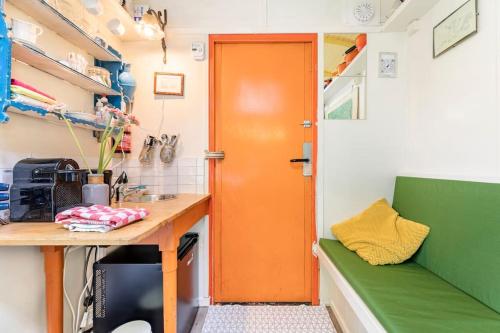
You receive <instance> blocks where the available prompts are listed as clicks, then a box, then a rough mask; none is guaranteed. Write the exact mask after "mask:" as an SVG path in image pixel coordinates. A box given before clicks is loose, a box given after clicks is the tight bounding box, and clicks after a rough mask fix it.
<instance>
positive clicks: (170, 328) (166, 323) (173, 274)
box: [159, 224, 179, 333]
mask: <svg viewBox="0 0 500 333" xmlns="http://www.w3.org/2000/svg"><path fill="white" fill-rule="evenodd" d="M159 240H160V241H159V243H160V244H159V246H160V251H161V258H162V271H163V332H164V333H176V332H177V246H178V245H179V237H178V235H176V234H175V232H174V230H173V227H172V225H171V224H169V225H167V226H166V227H164V228H163V229H162V230H160V232H159Z"/></svg>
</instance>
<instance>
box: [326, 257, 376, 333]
mask: <svg viewBox="0 0 500 333" xmlns="http://www.w3.org/2000/svg"><path fill="white" fill-rule="evenodd" d="M318 258H319V263H320V279H321V280H320V288H321V296H322V300H321V301H322V303H323V304H326V305H330V306H331V308H332V311H333V313H334V314H335V317H336V319H337V321H338V322H339V325H340V327H341V328H342V331H343V332H344V333H384V332H386V330H385V329H384V327H383V326H382V324H380V322H379V321H378V320H377V318H376V317H375V316H374V315H373V313H372V312H371V311H370V309H369V308H368V307H367V306H366V304H365V303H364V302H363V300H362V299H361V298H360V297H359V296H358V294H357V293H356V291H354V289H353V288H352V287H351V285H350V284H349V282H347V280H346V279H345V278H344V276H343V275H342V273H340V271H339V270H338V269H337V267H336V266H335V265H334V264H333V262H332V261H331V260H330V258H328V256H327V254H326V253H325V252H324V251H323V249H321V248H319V249H318Z"/></svg>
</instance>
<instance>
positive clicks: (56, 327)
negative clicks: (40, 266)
mask: <svg viewBox="0 0 500 333" xmlns="http://www.w3.org/2000/svg"><path fill="white" fill-rule="evenodd" d="M42 252H43V255H44V259H45V260H44V261H45V300H46V310H47V333H63V325H64V316H63V306H64V300H63V268H64V247H62V246H43V247H42Z"/></svg>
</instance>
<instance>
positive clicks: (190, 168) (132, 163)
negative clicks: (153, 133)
mask: <svg viewBox="0 0 500 333" xmlns="http://www.w3.org/2000/svg"><path fill="white" fill-rule="evenodd" d="M114 165H116V167H115V168H113V176H114V177H115V179H116V177H118V176H119V175H120V174H121V173H122V171H125V172H126V173H127V176H128V180H129V185H145V186H146V187H147V188H148V190H149V192H150V193H154V194H177V193H199V194H202V193H206V189H205V169H206V163H205V160H204V159H203V158H196V157H193V158H179V159H176V160H174V162H172V163H171V164H164V163H161V162H160V161H159V159H156V160H155V162H154V163H153V164H151V165H141V164H140V163H139V161H138V160H135V159H127V160H125V161H124V162H123V163H121V164H120V160H119V159H115V160H114Z"/></svg>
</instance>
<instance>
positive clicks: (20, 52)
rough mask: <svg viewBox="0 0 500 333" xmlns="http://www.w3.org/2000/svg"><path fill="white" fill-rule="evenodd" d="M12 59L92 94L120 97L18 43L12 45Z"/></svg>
mask: <svg viewBox="0 0 500 333" xmlns="http://www.w3.org/2000/svg"><path fill="white" fill-rule="evenodd" d="M12 57H13V58H14V59H16V60H18V61H21V62H23V63H25V64H28V65H30V66H32V67H35V68H37V69H39V70H41V71H43V72H45V73H48V74H50V75H53V76H55V77H57V78H59V79H62V80H66V81H68V82H69V83H72V84H74V85H76V86H78V87H80V88H83V89H85V90H88V91H90V92H94V93H96V94H98V95H109V96H118V95H121V93H119V92H118V91H116V90H113V89H111V88H109V87H107V86H105V85H103V84H102V83H100V82H97V81H95V80H94V79H92V78H90V77H88V76H86V75H83V74H81V73H80V72H77V71H75V70H74V69H72V68H70V67H68V66H66V65H64V64H62V63H60V62H59V61H57V60H55V59H53V58H51V57H49V56H48V55H46V54H43V53H40V52H38V51H36V50H33V49H31V48H29V47H27V46H24V45H22V44H20V43H17V42H13V43H12Z"/></svg>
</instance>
